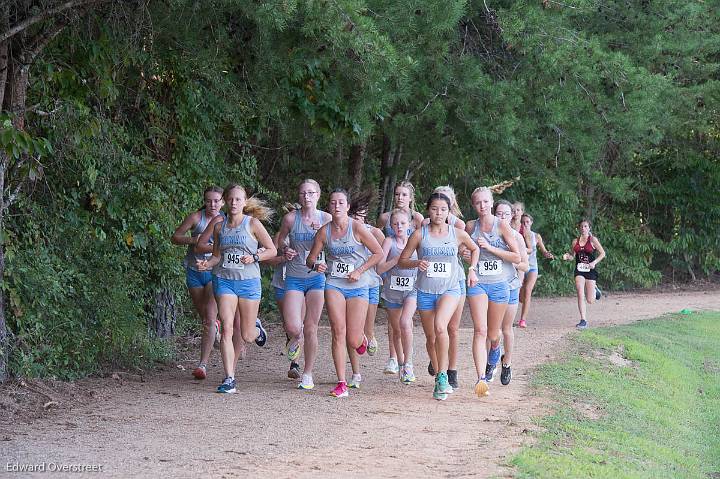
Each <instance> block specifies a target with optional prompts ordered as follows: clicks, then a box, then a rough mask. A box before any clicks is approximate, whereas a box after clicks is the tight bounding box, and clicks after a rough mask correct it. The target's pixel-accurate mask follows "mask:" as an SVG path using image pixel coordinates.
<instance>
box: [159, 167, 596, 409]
mask: <svg viewBox="0 0 720 479" xmlns="http://www.w3.org/2000/svg"><path fill="white" fill-rule="evenodd" d="M320 195H321V189H320V185H319V184H318V183H317V182H316V181H315V180H311V179H307V180H303V181H302V182H301V184H300V185H299V189H298V203H296V204H293V205H292V206H291V207H290V208H288V209H289V211H288V213H287V214H285V215H284V216H283V218H282V220H281V222H280V229H279V231H278V233H277V234H276V236H275V238H274V239H273V238H271V237H270V235H269V234H268V232H267V230H266V229H265V227H264V226H263V224H262V222H263V221H267V220H268V219H269V218H270V217H271V214H272V211H271V210H270V209H269V208H267V207H266V206H265V205H264V204H263V203H262V202H261V201H259V200H257V199H256V198H248V197H247V195H246V192H245V190H244V188H242V187H241V186H239V185H236V184H231V185H228V186H227V187H226V188H225V189H224V190H220V189H219V188H217V187H210V188H208V189H206V190H205V192H204V207H203V208H201V209H200V210H198V211H195V212H193V213H191V214H190V215H188V217H187V218H186V219H185V220H184V221H183V223H182V224H181V225H180V226H179V227H178V228H177V230H176V231H175V233H174V235H173V237H172V241H173V243H175V244H186V245H188V252H187V255H186V257H185V260H184V264H185V267H186V283H187V287H188V289H189V291H190V295H191V297H192V300H193V303H194V305H195V307H196V309H197V311H198V313H199V315H200V317H201V318H202V321H203V334H202V342H201V352H200V363H199V365H198V367H197V368H196V369H195V370H194V371H193V376H195V377H196V378H197V379H204V378H205V377H206V375H207V362H208V359H209V356H210V353H211V350H212V345H213V338H219V348H220V351H221V356H222V360H223V366H224V370H225V379H224V380H223V382H222V384H221V385H220V386H219V387H218V388H217V391H218V392H221V393H232V392H235V391H236V381H235V368H236V365H237V361H238V359H239V357H240V356H241V355H242V354H243V352H244V345H245V343H249V342H255V343H256V344H258V345H260V346H262V345H264V344H265V342H266V340H267V333H266V331H265V330H264V328H263V327H262V324H261V322H260V320H259V319H258V318H257V314H258V309H259V305H260V295H261V290H262V288H261V283H260V263H261V262H264V263H266V264H270V265H272V266H273V267H274V269H275V271H274V275H273V280H272V286H273V288H274V290H275V298H276V300H277V301H278V304H279V308H280V312H281V316H282V320H283V326H284V328H285V333H286V346H285V353H286V355H287V358H288V360H289V361H290V370H289V371H288V376H289V377H291V378H295V379H300V382H299V384H298V388H299V389H304V390H308V389H313V388H314V381H313V368H314V365H315V361H316V359H317V354H318V323H319V321H320V315H321V313H322V309H323V307H326V308H327V313H328V317H329V319H330V326H331V332H332V357H333V362H334V365H335V370H336V373H337V385H336V386H335V388H333V390H332V391H331V393H330V394H331V395H332V396H335V397H345V396H348V393H349V389H350V388H359V387H360V384H361V381H362V376H361V374H360V360H359V359H360V356H362V355H363V354H365V353H368V354H370V355H372V354H375V353H376V352H377V349H378V346H377V340H376V338H375V333H374V320H375V312H376V310H377V306H378V304H379V300H380V298H382V299H383V300H384V303H385V307H386V308H387V311H388V336H389V353H390V357H389V359H388V362H387V364H386V367H385V372H386V373H388V374H398V376H399V380H400V381H401V382H402V383H403V384H410V383H413V382H414V381H415V380H416V378H415V371H414V368H413V315H414V314H415V311H416V310H417V311H418V312H419V315H420V319H421V322H422V327H423V330H424V333H425V338H426V343H425V344H426V348H427V352H428V356H429V358H430V362H429V364H428V373H430V374H431V375H432V376H434V377H435V388H434V390H433V398H435V399H437V400H445V399H447V397H448V394H451V393H452V392H453V389H456V388H458V386H459V385H458V377H457V355H458V330H459V324H460V317H461V314H462V310H463V306H464V303H465V300H466V298H467V302H468V304H469V305H470V314H471V317H472V321H473V330H474V332H473V341H472V353H473V360H474V363H475V369H476V373H477V380H476V382H475V387H474V390H475V393H476V394H477V395H478V396H484V395H486V394H487V393H488V389H489V386H488V383H489V382H490V381H492V380H493V378H494V373H495V370H496V367H497V364H498V363H500V364H501V366H502V368H501V374H500V377H501V383H502V384H504V385H507V384H509V383H510V380H511V360H512V345H513V329H512V326H513V318H514V316H515V313H516V311H517V308H518V301H519V299H521V300H522V302H523V308H522V313H521V320H520V323H519V324H518V326H520V327H525V324H526V318H527V312H528V310H529V304H530V297H531V294H532V289H533V287H534V285H535V281H536V279H537V256H536V252H537V249H540V251H541V252H542V253H543V254H544V255H545V256H546V257H547V258H553V255H552V254H551V253H550V252H548V251H547V250H546V249H545V246H544V244H543V241H542V238H541V236H540V235H539V234H537V233H535V232H533V231H532V230H531V227H532V217H531V216H530V215H528V214H525V213H524V207H523V206H522V204H519V203H518V204H515V205H511V204H510V203H508V202H506V201H504V200H500V201H498V202H496V203H494V201H493V191H492V190H491V188H488V187H481V188H477V189H475V191H473V193H472V195H471V201H472V205H473V208H474V209H475V212H476V213H477V218H476V219H473V220H470V221H468V222H467V223H465V222H464V221H463V220H462V219H461V218H460V217H461V216H462V213H461V211H460V208H459V207H458V204H457V200H456V197H455V193H454V192H453V190H452V188H450V187H447V186H444V187H438V188H436V189H435V191H434V192H433V193H432V194H431V195H430V197H429V198H428V200H427V203H426V205H425V209H426V215H427V217H424V216H423V215H422V214H421V213H419V212H418V211H415V205H414V196H415V191H414V188H413V185H412V184H411V183H409V182H408V181H402V182H400V183H398V184H397V185H396V186H395V189H394V204H393V208H392V209H391V211H389V212H387V213H384V214H382V215H381V216H380V218H379V221H378V227H377V228H376V227H374V226H372V225H369V224H366V223H365V217H366V214H367V203H366V202H365V203H364V202H362V201H355V202H353V199H352V198H350V195H349V194H348V192H347V191H345V190H343V189H341V188H337V189H334V190H332V191H331V192H330V194H329V202H328V212H324V211H321V210H319V209H318V201H319V199H320ZM223 205H224V206H225V211H226V212H225V213H222V212H221V208H222V207H223ZM580 229H581V235H580V237H578V238H577V239H576V240H574V241H573V245H572V249H571V252H572V253H574V255H575V256H574V257H575V260H576V267H575V272H576V273H575V274H576V279H575V282H576V287H577V288H578V308H579V310H580V317H581V321H580V323H579V324H578V325H577V326H578V327H585V326H586V325H587V323H586V316H585V315H586V306H585V298H586V297H587V302H588V303H592V302H593V301H594V299H595V293H594V283H595V280H596V279H597V272H596V270H595V266H596V265H597V263H598V262H599V261H601V260H602V259H603V257H604V256H605V253H604V251H603V249H602V246H600V243H599V241H598V240H597V238H595V237H594V236H592V235H590V231H589V222H587V221H584V222H581V224H580ZM188 232H189V233H190V235H189V236H188V235H187V233H188ZM563 258H564V259H572V257H570V254H569V253H566V254H565V255H563ZM466 267H467V273H466ZM581 288H582V296H581V293H580V292H581ZM591 292H592V296H591V295H590V293H591ZM581 300H582V301H581ZM218 316H219V322H218V321H217V320H216V318H217V317H218ZM501 334H502V338H503V340H504V354H503V352H502V351H501V346H500V342H501ZM303 353H304V361H303V368H302V372H301V370H300V365H299V361H298V360H299V358H300V356H301V354H303ZM347 359H349V360H350V363H351V367H352V373H353V374H352V377H351V380H350V381H349V382H348V381H347V379H346V360H347Z"/></svg>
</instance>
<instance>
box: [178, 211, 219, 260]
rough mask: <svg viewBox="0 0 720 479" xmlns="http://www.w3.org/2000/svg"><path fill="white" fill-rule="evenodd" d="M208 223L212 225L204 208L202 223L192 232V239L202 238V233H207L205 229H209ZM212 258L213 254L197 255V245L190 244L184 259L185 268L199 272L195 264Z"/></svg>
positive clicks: (201, 212)
mask: <svg viewBox="0 0 720 479" xmlns="http://www.w3.org/2000/svg"><path fill="white" fill-rule="evenodd" d="M208 223H210V220H209V219H208V218H207V216H205V208H203V209H202V210H201V211H200V221H199V222H198V224H197V225H195V228H193V230H192V231H191V232H190V236H191V237H192V238H197V237H198V236H200V235H201V234H202V232H203V231H205V228H207V225H208ZM210 243H211V244H212V238H211V239H210ZM210 256H212V253H206V254H203V253H201V254H196V253H195V245H194V244H189V245H188V248H187V253H185V258H183V266H185V267H186V268H190V269H191V270H193V271H197V266H195V262H196V261H198V260H200V261H202V260H206V259H210Z"/></svg>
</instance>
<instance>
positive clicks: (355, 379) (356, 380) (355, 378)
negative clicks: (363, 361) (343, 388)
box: [348, 374, 362, 389]
mask: <svg viewBox="0 0 720 479" xmlns="http://www.w3.org/2000/svg"><path fill="white" fill-rule="evenodd" d="M361 382H362V376H361V375H360V374H353V375H352V379H351V380H350V383H349V384H348V387H349V388H352V389H360V383H361Z"/></svg>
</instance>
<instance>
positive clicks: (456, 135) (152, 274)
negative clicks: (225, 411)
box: [0, 0, 720, 376]
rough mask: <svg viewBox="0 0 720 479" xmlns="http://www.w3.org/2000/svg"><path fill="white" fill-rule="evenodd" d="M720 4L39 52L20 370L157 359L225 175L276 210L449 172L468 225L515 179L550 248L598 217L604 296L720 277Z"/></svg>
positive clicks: (106, 23) (88, 22)
mask: <svg viewBox="0 0 720 479" xmlns="http://www.w3.org/2000/svg"><path fill="white" fill-rule="evenodd" d="M718 13H720V12H718V7H717V6H716V5H715V3H714V2H707V3H687V2H677V1H671V2H662V3H661V4H660V3H657V2H621V1H611V2H604V3H603V5H602V6H598V5H597V3H596V2H589V1H587V0H573V1H569V2H563V3H560V2H541V1H534V2H523V1H509V0H506V1H498V2H487V1H450V2H431V1H414V2H409V1H406V0H398V1H394V2H385V1H376V0H366V1H362V0H315V1H305V2H301V1H292V0H291V1H287V0H283V1H264V2H237V1H232V0H213V1H204V2H197V1H187V0H170V1H167V2H148V3H145V2H140V3H138V4H135V3H133V2H126V3H123V4H120V5H115V6H114V8H105V7H102V6H98V7H97V8H95V9H93V10H91V11H89V12H86V15H85V17H84V18H83V19H82V21H79V22H75V23H72V24H71V25H70V26H68V27H66V28H65V29H64V30H63V32H62V33H61V34H60V35H59V36H58V37H57V38H56V39H55V40H54V41H53V42H51V43H50V44H49V45H48V46H47V48H46V49H45V50H44V51H43V53H42V55H40V56H39V57H38V58H37V59H36V60H35V62H34V63H33V65H32V68H31V76H30V82H31V83H30V87H29V90H28V99H27V104H28V106H32V108H28V110H27V113H26V121H25V128H26V131H27V138H24V137H23V138H24V139H23V140H20V141H19V140H17V136H18V135H21V134H22V135H25V133H20V132H18V131H15V130H13V128H12V127H9V126H8V125H6V124H5V125H4V126H3V129H2V131H0V147H2V148H4V149H5V150H7V151H8V152H9V153H10V154H16V153H17V154H18V155H19V154H20V153H21V152H22V151H25V152H29V153H32V154H33V155H34V156H35V157H36V158H39V160H38V162H37V163H30V164H29V165H30V166H28V167H27V168H25V169H24V170H22V171H17V172H14V174H15V175H16V180H17V179H18V178H17V177H19V176H22V178H20V179H21V180H23V181H25V186H24V187H23V188H22V189H21V190H20V192H21V194H20V196H19V197H18V198H17V201H16V202H15V203H14V204H13V205H12V206H11V208H10V209H9V211H8V213H7V217H6V218H5V223H4V226H3V227H4V230H3V231H2V238H3V240H4V244H5V249H6V255H7V257H6V271H5V277H4V280H3V286H2V287H3V289H4V291H5V293H6V298H7V302H8V306H9V307H8V325H9V329H10V331H11V332H12V333H13V335H14V339H13V342H12V344H13V349H12V350H13V356H12V361H13V362H12V368H13V370H14V371H15V372H16V373H21V374H32V375H39V374H46V375H60V376H72V375H74V374H81V373H86V372H88V371H93V370H97V369H98V368H101V367H102V366H103V365H104V364H107V363H114V362H122V363H126V362H127V361H144V360H146V359H142V357H147V356H148V355H151V356H152V355H153V354H155V353H156V352H157V350H156V348H155V347H154V346H153V344H154V343H153V342H152V341H151V340H148V339H147V326H146V325H147V319H148V317H149V316H150V315H152V313H153V297H154V294H155V292H156V291H157V290H158V289H160V288H169V289H170V290H172V291H173V292H174V293H175V294H176V296H177V297H178V298H185V296H186V294H185V293H184V284H183V280H182V278H183V272H182V270H181V268H180V266H179V264H180V258H181V256H182V254H183V249H182V248H179V247H175V246H172V245H171V244H170V243H169V241H168V238H169V236H170V235H171V233H172V231H173V229H174V228H175V226H177V224H179V222H180V221H181V220H182V218H183V217H184V215H186V214H188V213H189V212H190V211H192V210H193V209H195V208H197V207H198V206H200V202H201V191H202V189H203V188H204V187H205V186H206V185H208V184H212V183H216V184H220V185H223V184H225V183H226V182H228V181H229V180H233V181H238V182H240V183H242V184H245V185H247V186H248V187H249V189H250V190H251V191H252V192H254V193H257V194H261V195H264V196H265V197H266V198H268V199H269V200H270V201H271V202H272V203H273V204H275V205H278V206H279V205H280V204H282V203H283V202H284V201H292V200H294V198H295V191H296V190H295V188H296V186H297V179H299V178H300V177H314V178H316V179H317V180H318V181H319V182H320V183H321V184H322V185H323V186H324V187H330V186H334V185H336V184H338V183H342V184H345V186H352V185H362V186H363V187H365V188H372V189H378V190H380V192H381V197H382V195H383V194H387V188H386V187H385V185H387V184H390V185H391V184H392V183H393V182H394V181H395V180H397V179H402V178H410V179H411V180H412V181H413V182H414V183H415V184H416V186H417V191H418V195H417V200H418V201H419V202H420V203H422V199H423V198H424V197H425V196H426V195H427V194H428V193H429V192H430V191H431V189H432V187H434V186H436V185H439V184H448V183H449V184H451V185H454V187H455V188H456V191H457V192H458V195H459V201H460V204H461V206H462V208H463V210H464V212H465V213H466V215H468V216H470V215H471V213H472V208H471V206H470V204H469V198H468V197H469V193H470V192H471V191H472V190H473V189H474V188H475V187H476V186H478V185H483V184H492V183H495V182H497V181H500V180H506V179H509V178H515V177H518V176H519V177H520V179H519V180H518V181H517V182H516V183H515V185H514V186H513V187H512V188H510V189H509V190H507V191H506V192H505V193H504V194H503V195H502V197H505V198H508V199H511V200H515V199H519V200H523V201H524V202H525V203H526V205H527V209H528V211H529V212H531V213H532V214H533V215H534V217H535V226H536V230H538V231H540V232H541V233H542V234H543V237H544V238H545V241H546V244H547V245H548V247H549V248H550V249H551V250H553V251H554V252H556V253H562V252H563V251H564V250H566V248H567V247H568V246H569V244H570V241H571V240H572V238H573V237H574V235H575V234H576V230H575V223H576V222H577V220H578V219H579V218H580V217H581V216H588V217H591V218H592V219H593V221H594V231H595V233H596V234H597V236H598V237H599V238H600V240H601V241H602V242H603V245H604V246H605V248H606V250H607V251H608V259H607V261H606V262H604V263H602V265H601V281H600V282H601V284H602V285H603V286H605V287H607V288H610V289H613V288H618V289H620V288H630V287H636V286H649V285H652V284H655V283H657V282H658V281H659V280H660V279H661V277H662V276H663V275H666V276H668V277H672V279H675V277H676V275H677V278H678V279H685V277H686V275H687V274H688V273H689V274H691V275H697V276H712V275H713V274H716V272H717V271H718V270H719V269H720V238H719V237H718V235H717V234H716V231H715V230H716V227H715V226H713V225H717V224H720V201H718V198H717V194H716V191H718V190H719V189H720V168H718V166H720V165H719V163H718V153H719V151H720V148H719V142H718V134H719V132H718V118H719V117H718V109H717V106H718V105H720V86H719V85H720V83H718V77H719V72H718V61H719V60H718V58H720V56H719V53H720V42H719V41H718V38H720V35H718V33H720V32H719V31H718V30H720V27H718V24H717V22H715V21H714V19H716V18H717V17H718ZM1 27H2V24H0V29H1ZM45 140H46V141H45ZM23 142H24V143H23ZM18 145H19V146H18ZM23 145H25V146H23ZM20 147H22V148H25V149H24V150H21V149H19V148H20ZM15 150H17V151H15ZM381 199H382V198H381ZM323 201H324V200H323ZM387 204H388V203H387V200H385V205H386V206H387ZM271 227H273V228H274V226H273V225H271ZM541 268H542V269H543V273H544V274H543V277H542V278H541V280H540V281H539V284H538V289H539V291H540V292H541V293H563V292H568V291H569V290H570V288H571V287H572V283H571V281H570V279H569V275H570V266H569V264H568V263H562V264H561V263H560V262H558V261H555V262H552V263H548V262H545V263H541ZM671 275H672V276H671ZM265 297H266V298H268V299H269V298H270V295H269V294H266V295H265ZM184 301H185V305H186V308H185V312H186V313H187V314H186V316H187V317H191V316H192V315H191V314H190V310H189V308H188V307H187V300H184ZM264 306H265V307H269V302H268V303H264ZM154 348H155V349H154ZM141 356H142V357H141Z"/></svg>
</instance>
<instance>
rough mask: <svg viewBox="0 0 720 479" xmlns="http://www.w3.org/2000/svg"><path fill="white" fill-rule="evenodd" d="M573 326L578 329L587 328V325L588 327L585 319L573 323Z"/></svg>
mask: <svg viewBox="0 0 720 479" xmlns="http://www.w3.org/2000/svg"><path fill="white" fill-rule="evenodd" d="M575 327H576V328H578V329H587V327H588V324H587V321H585V320H584V319H581V320H580V322H579V323H577V324H576V325H575Z"/></svg>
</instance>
